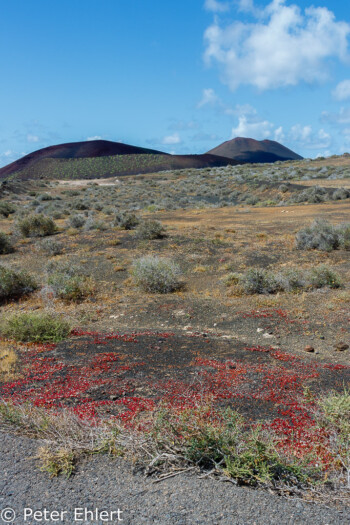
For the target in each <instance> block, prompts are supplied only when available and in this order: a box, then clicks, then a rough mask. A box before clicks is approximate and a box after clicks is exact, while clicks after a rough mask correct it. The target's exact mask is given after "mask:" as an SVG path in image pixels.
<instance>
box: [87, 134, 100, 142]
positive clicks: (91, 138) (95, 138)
mask: <svg viewBox="0 0 350 525" xmlns="http://www.w3.org/2000/svg"><path fill="white" fill-rule="evenodd" d="M86 140H87V141H88V142H89V141H91V140H103V138H102V137H101V136H100V135H95V136H93V137H86Z"/></svg>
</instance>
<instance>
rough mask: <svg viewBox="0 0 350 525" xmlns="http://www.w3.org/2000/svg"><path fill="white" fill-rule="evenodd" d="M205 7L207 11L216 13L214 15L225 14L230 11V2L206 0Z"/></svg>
mask: <svg viewBox="0 0 350 525" xmlns="http://www.w3.org/2000/svg"><path fill="white" fill-rule="evenodd" d="M204 7H205V9H207V11H214V13H223V12H225V11H228V10H229V9H230V5H229V3H228V2H218V1H217V0H205V3H204Z"/></svg>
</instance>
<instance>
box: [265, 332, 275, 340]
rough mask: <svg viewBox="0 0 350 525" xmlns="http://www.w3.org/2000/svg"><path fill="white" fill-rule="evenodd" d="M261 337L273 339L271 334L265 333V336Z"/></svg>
mask: <svg viewBox="0 0 350 525" xmlns="http://www.w3.org/2000/svg"><path fill="white" fill-rule="evenodd" d="M263 337H265V339H271V338H272V337H275V336H274V335H273V334H268V333H267V332H266V333H265V334H263Z"/></svg>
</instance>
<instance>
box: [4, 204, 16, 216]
mask: <svg viewBox="0 0 350 525" xmlns="http://www.w3.org/2000/svg"><path fill="white" fill-rule="evenodd" d="M15 211H16V208H15V207H14V206H13V204H11V203H10V202H7V201H2V202H0V216H1V215H2V216H3V217H6V218H7V217H8V216H9V215H11V214H12V213H15Z"/></svg>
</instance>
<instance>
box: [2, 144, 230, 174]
mask: <svg viewBox="0 0 350 525" xmlns="http://www.w3.org/2000/svg"><path fill="white" fill-rule="evenodd" d="M228 164H231V165H234V164H238V162H237V161H235V160H233V159H230V158H223V157H221V156H218V155H212V154H204V155H170V154H167V153H163V152H162V151H157V150H152V149H146V148H138V147H136V146H130V145H128V144H123V143H120V142H110V141H107V140H94V141H88V142H71V143H67V144H59V145H57V146H50V147H48V148H43V149H40V150H38V151H34V152H33V153H30V154H29V155H26V156H25V157H22V158H21V159H19V160H16V161H15V162H12V163H11V164H8V165H7V166H4V167H3V168H1V169H0V180H1V179H2V180H3V179H6V178H16V179H20V180H30V179H43V178H44V179H45V178H47V179H53V178H55V179H77V178H81V179H84V178H87V179H92V178H102V177H112V176H120V175H135V174H138V173H153V172H157V171H162V170H168V169H169V170H170V169H171V170H176V169H184V168H206V167H215V166H227V165H228Z"/></svg>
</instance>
